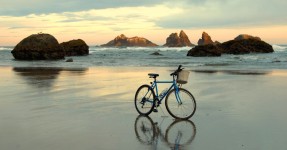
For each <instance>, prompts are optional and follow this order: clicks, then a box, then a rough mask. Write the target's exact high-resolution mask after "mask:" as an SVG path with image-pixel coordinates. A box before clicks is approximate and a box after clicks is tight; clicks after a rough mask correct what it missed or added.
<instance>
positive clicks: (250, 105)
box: [0, 67, 287, 150]
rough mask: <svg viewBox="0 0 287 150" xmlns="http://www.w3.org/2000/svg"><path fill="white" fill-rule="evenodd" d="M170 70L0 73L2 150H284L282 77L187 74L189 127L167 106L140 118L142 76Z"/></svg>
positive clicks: (271, 73) (274, 73) (278, 73)
mask: <svg viewBox="0 0 287 150" xmlns="http://www.w3.org/2000/svg"><path fill="white" fill-rule="evenodd" d="M172 69H174V68H148V67H95V68H76V69H67V68H11V67H0V72H1V73H0V96H1V98H0V121H1V123H0V149H1V150H12V149H13V150H31V149H32V150H33V149H41V150H51V149H53V150H78V149H82V150H94V149H103V150H110V149H194V150H196V149H198V150H202V149H206V150H207V149H213V150H222V149H232V150H241V149H261V150H270V149H276V150H286V147H287V138H286V136H287V130H286V126H287V119H286V114H287V109H286V106H287V99H286V97H287V92H286V89H287V84H286V83H287V72H286V71H282V70H259V71H258V70H255V71H254V70H192V72H191V75H190V80H189V83H188V84H186V85H184V88H187V89H189V90H190V91H191V92H192V94H193V95H194V96H195V98H196V100H197V111H196V113H195V115H194V116H193V117H192V118H191V119H190V120H189V121H175V120H174V119H173V118H172V117H171V116H170V115H169V114H168V113H167V111H166V109H165V106H164V104H163V105H161V108H160V109H159V112H158V113H152V114H151V115H150V117H149V118H147V117H140V116H138V114H137V112H136V110H135V108H134V103H133V98H134V94H135V91H136V90H137V88H138V87H139V86H140V85H141V84H145V83H149V81H150V79H149V78H148V76H147V73H150V72H156V73H159V74H160V77H159V79H162V80H168V79H170V77H169V73H170V72H171V70H172ZM187 69H189V70H191V69H190V68H187ZM164 86H166V85H164ZM164 86H160V87H159V88H160V89H163V88H164Z"/></svg>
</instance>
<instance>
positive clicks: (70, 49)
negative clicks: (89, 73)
mask: <svg viewBox="0 0 287 150" xmlns="http://www.w3.org/2000/svg"><path fill="white" fill-rule="evenodd" d="M60 45H61V46H62V47H63V49H64V51H65V55H66V56H84V55H89V46H88V45H87V44H86V42H85V41H83V40H82V39H77V40H71V41H68V42H63V43H61V44H60Z"/></svg>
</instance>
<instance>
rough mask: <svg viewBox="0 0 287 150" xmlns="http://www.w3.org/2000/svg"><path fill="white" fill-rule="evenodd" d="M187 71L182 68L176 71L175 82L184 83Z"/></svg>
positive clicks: (187, 74) (186, 79) (186, 78)
mask: <svg viewBox="0 0 287 150" xmlns="http://www.w3.org/2000/svg"><path fill="white" fill-rule="evenodd" d="M188 76H189V71H186V70H182V71H180V72H179V73H178V76H177V81H176V82H177V83H179V84H186V83H187V81H188Z"/></svg>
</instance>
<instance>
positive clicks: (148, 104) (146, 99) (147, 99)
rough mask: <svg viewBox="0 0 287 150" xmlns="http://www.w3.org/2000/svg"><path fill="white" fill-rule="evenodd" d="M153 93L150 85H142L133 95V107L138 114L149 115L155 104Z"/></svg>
mask: <svg viewBox="0 0 287 150" xmlns="http://www.w3.org/2000/svg"><path fill="white" fill-rule="evenodd" d="M154 100H155V94H154V91H153V89H152V87H151V86H149V85H142V86H140V87H139V88H138V90H137V92H136V95H135V107H136V110H137V112H138V113H139V114H141V115H149V114H150V113H151V112H152V110H153V109H154V106H155V102H154Z"/></svg>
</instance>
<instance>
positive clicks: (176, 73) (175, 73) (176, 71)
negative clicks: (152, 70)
mask: <svg viewBox="0 0 287 150" xmlns="http://www.w3.org/2000/svg"><path fill="white" fill-rule="evenodd" d="M181 67H182V65H179V66H178V68H177V70H175V71H174V72H173V73H171V74H170V75H171V76H174V75H178V73H179V72H180V71H181V70H183V69H184V68H181Z"/></svg>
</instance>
